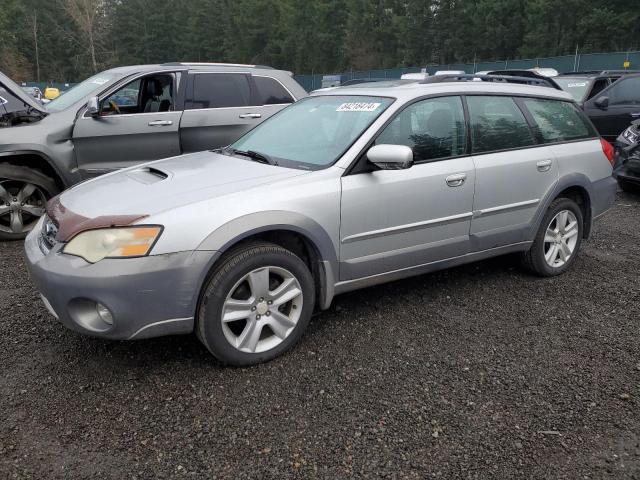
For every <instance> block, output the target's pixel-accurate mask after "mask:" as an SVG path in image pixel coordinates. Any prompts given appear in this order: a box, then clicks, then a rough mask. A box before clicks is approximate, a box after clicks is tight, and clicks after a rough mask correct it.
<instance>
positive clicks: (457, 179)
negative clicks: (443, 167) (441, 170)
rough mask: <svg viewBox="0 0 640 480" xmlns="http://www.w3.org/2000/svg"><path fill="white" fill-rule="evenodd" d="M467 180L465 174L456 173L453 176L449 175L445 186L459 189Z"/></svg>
mask: <svg viewBox="0 0 640 480" xmlns="http://www.w3.org/2000/svg"><path fill="white" fill-rule="evenodd" d="M466 179H467V174H466V173H456V174H454V175H449V176H448V177H447V178H446V182H447V185H449V186H450V187H460V186H462V185H464V181H465V180H466Z"/></svg>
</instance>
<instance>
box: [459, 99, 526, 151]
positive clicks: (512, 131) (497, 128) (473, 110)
mask: <svg viewBox="0 0 640 480" xmlns="http://www.w3.org/2000/svg"><path fill="white" fill-rule="evenodd" d="M467 104H468V106H469V120H470V123H471V145H472V151H473V153H482V152H491V151H496V150H508V149H512V148H520V147H526V146H529V145H533V144H535V143H536V142H535V139H534V137H533V133H532V132H531V129H530V128H529V124H528V123H527V121H526V120H525V118H524V115H523V114H522V112H521V111H520V109H519V108H518V106H517V105H516V103H515V102H514V100H513V98H510V97H489V96H487V97H485V96H469V97H467Z"/></svg>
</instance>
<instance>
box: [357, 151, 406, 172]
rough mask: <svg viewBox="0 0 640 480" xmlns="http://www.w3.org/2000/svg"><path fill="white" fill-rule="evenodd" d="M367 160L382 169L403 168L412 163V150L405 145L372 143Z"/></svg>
mask: <svg viewBox="0 0 640 480" xmlns="http://www.w3.org/2000/svg"><path fill="white" fill-rule="evenodd" d="M367 160H369V161H370V162H371V163H373V164H374V165H375V166H377V167H378V168H381V169H382V170H405V169H407V168H410V167H411V166H412V165H413V150H411V148H409V147H407V146H406V145H374V146H373V147H371V148H370V149H369V150H368V151H367Z"/></svg>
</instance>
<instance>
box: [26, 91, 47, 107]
mask: <svg viewBox="0 0 640 480" xmlns="http://www.w3.org/2000/svg"><path fill="white" fill-rule="evenodd" d="M22 89H23V90H24V91H25V92H27V93H28V94H29V95H31V96H32V97H33V98H35V99H36V100H38V101H39V102H40V103H42V104H45V103H48V102H49V100H47V99H46V98H44V95H43V94H42V90H40V89H39V88H38V87H22Z"/></svg>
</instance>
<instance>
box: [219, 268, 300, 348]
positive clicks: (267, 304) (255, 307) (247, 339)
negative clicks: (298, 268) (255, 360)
mask: <svg viewBox="0 0 640 480" xmlns="http://www.w3.org/2000/svg"><path fill="white" fill-rule="evenodd" d="M302 304H303V294H302V288H301V286H300V282H299V281H298V279H297V278H296V277H295V276H294V275H293V274H292V273H291V272H289V271H288V270H286V269H284V268H281V267H274V266H269V267H261V268H257V269H255V270H252V271H251V272H249V273H247V274H246V275H244V276H243V277H242V278H241V279H240V280H239V281H238V282H236V284H235V285H234V286H233V288H231V291H230V292H229V294H228V295H227V298H226V300H225V302H224V305H223V308H222V316H221V321H222V330H223V332H224V335H225V338H226V339H227V341H228V342H229V343H230V344H231V345H232V346H234V347H235V348H237V349H238V350H241V351H243V352H247V353H260V352H265V351H267V350H271V349H272V348H275V347H277V346H278V345H279V344H280V343H282V342H283V341H284V340H285V339H286V338H287V337H288V336H289V335H290V334H291V332H292V331H293V330H294V328H295V327H296V325H297V323H298V320H299V319H300V315H301V313H302Z"/></svg>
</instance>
